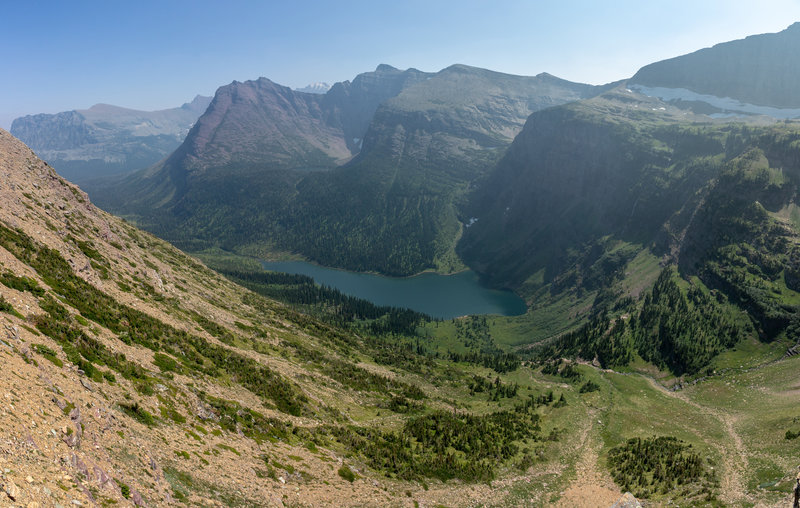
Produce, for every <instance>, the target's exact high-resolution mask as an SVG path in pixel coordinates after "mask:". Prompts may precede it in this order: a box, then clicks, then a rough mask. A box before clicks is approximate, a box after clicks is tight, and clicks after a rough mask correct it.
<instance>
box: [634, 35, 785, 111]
mask: <svg viewBox="0 0 800 508" xmlns="http://www.w3.org/2000/svg"><path fill="white" fill-rule="evenodd" d="M798 82H800V23H795V24H793V25H792V26H790V27H789V28H787V29H786V30H784V31H782V32H779V33H775V34H762V35H753V36H750V37H747V38H746V39H741V40H737V41H731V42H726V43H722V44H717V45H716V46H714V47H711V48H706V49H701V50H699V51H696V52H694V53H691V54H688V55H684V56H679V57H676V58H671V59H669V60H663V61H661V62H656V63H653V64H650V65H647V66H645V67H643V68H642V69H640V70H639V72H637V73H636V75H635V76H633V78H632V79H631V80H630V84H631V85H641V86H645V87H651V88H660V89H672V90H676V89H684V90H689V91H692V92H695V93H697V94H706V95H710V96H714V97H718V98H724V97H730V98H733V99H735V100H736V101H741V102H745V103H749V104H753V105H758V106H769V107H773V108H792V109H797V108H800V94H798V93H797V83H798ZM662 93H663V92H662Z"/></svg>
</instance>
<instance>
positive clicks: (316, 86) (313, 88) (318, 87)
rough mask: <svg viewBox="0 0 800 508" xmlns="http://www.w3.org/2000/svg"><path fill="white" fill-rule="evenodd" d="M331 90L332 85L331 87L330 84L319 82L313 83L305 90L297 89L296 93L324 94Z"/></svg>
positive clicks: (305, 87) (304, 88)
mask: <svg viewBox="0 0 800 508" xmlns="http://www.w3.org/2000/svg"><path fill="white" fill-rule="evenodd" d="M330 89H331V85H329V84H328V83H325V82H324V81H317V82H316V83H311V84H310V85H306V86H304V87H303V88H295V89H294V91H295V92H305V93H319V94H324V93H325V92H327V91H328V90H330Z"/></svg>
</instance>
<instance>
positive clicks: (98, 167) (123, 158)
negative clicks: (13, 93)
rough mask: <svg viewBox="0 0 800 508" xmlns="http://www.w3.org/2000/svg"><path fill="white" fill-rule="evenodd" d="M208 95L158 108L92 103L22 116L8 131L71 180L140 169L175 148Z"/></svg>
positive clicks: (205, 104)
mask: <svg viewBox="0 0 800 508" xmlns="http://www.w3.org/2000/svg"><path fill="white" fill-rule="evenodd" d="M210 102H211V97H204V96H200V95H198V96H196V97H195V98H194V99H193V100H192V101H191V102H188V103H185V104H183V105H182V106H180V107H177V108H171V109H163V110H160V111H139V110H135V109H129V108H123V107H120V106H113V105H110V104H95V105H94V106H92V107H90V108H89V109H79V110H73V111H65V112H62V113H56V114H38V115H28V116H24V117H21V118H17V119H15V120H14V122H13V123H12V124H11V133H12V134H13V135H14V136H16V137H18V138H19V139H20V140H22V141H23V142H24V143H26V144H27V145H29V146H30V147H31V148H32V149H33V150H34V151H35V152H36V154H37V155H39V156H40V157H42V158H43V159H45V160H46V161H47V162H49V163H50V164H51V165H53V167H54V168H56V170H57V171H58V172H59V174H61V175H62V176H64V177H66V178H69V179H70V180H73V181H83V180H86V179H90V178H94V177H98V176H105V175H109V174H114V173H125V172H128V171H131V170H134V169H141V168H144V167H147V166H149V165H151V164H154V163H155V162H157V161H159V160H160V159H162V158H163V157H164V156H166V155H167V154H169V153H170V152H172V151H173V150H175V148H177V147H178V146H179V145H180V143H181V141H183V139H184V138H185V137H186V134H187V133H188V132H189V129H190V128H191V127H192V125H194V122H195V121H196V120H197V118H198V117H199V116H200V115H201V114H202V113H203V112H204V111H205V110H206V107H207V106H208V104H209V103H210Z"/></svg>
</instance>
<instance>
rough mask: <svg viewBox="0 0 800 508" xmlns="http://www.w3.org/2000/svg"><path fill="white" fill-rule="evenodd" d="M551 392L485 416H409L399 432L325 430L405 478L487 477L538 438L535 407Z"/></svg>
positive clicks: (442, 413)
mask: <svg viewBox="0 0 800 508" xmlns="http://www.w3.org/2000/svg"><path fill="white" fill-rule="evenodd" d="M553 401H554V397H553V394H552V393H550V394H548V395H540V396H538V397H534V396H530V397H529V398H528V399H527V400H525V401H524V402H522V403H519V404H517V405H516V406H515V407H514V408H513V409H511V410H507V411H499V412H495V413H490V414H486V415H473V414H467V413H455V412H448V411H434V412H432V413H430V414H427V415H423V416H417V417H413V418H409V419H408V420H406V422H405V424H404V425H403V428H402V430H400V431H394V432H393V431H384V430H380V429H375V428H359V427H347V428H345V427H327V428H324V429H321V430H320V431H319V432H326V433H327V434H329V435H330V436H332V437H333V438H334V439H336V440H337V441H338V442H339V443H341V444H343V445H344V446H345V447H346V448H347V449H349V450H350V451H351V452H354V453H358V454H360V455H361V456H363V457H364V459H365V460H366V462H367V463H368V464H369V465H370V466H371V467H373V468H375V469H377V470H379V471H382V472H384V473H385V474H386V476H391V477H397V478H400V479H404V480H420V479H422V478H426V477H430V478H438V479H440V480H442V481H446V480H450V479H454V478H457V479H460V480H463V481H468V482H473V481H490V480H492V479H493V478H494V477H495V474H496V471H497V468H498V467H499V466H501V465H502V464H504V463H505V462H506V461H508V460H510V459H512V458H514V457H515V456H516V455H517V454H518V453H519V452H520V443H522V442H527V441H528V440H534V441H535V440H541V439H543V438H542V437H541V436H540V432H541V425H540V420H541V416H540V415H539V414H538V413H537V412H536V409H537V408H538V407H541V406H546V405H555V404H554V403H553Z"/></svg>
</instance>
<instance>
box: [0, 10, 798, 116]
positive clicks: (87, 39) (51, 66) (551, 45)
mask: <svg viewBox="0 0 800 508" xmlns="http://www.w3.org/2000/svg"><path fill="white" fill-rule="evenodd" d="M798 20H800V0H760V1H758V2H755V1H752V0H748V1H738V0H691V1H688V0H669V1H666V0H637V1H630V0H617V1H612V2H602V1H599V0H575V1H570V0H562V1H548V0H494V1H490V0H459V1H450V0H401V1H394V2H389V1H385V0H370V1H360V0H357V1H356V0H339V1H327V2H323V1H316V0H308V1H302V0H280V1H273V0H263V1H240V0H227V1H224V2H222V1H218V2H212V1H201V0H193V1H188V0H181V1H177V0H175V1H171V0H155V1H151V0H135V1H125V0H100V1H81V0H71V1H65V0H52V1H37V0H18V1H14V0H9V1H6V2H3V5H2V9H1V10H0V44H2V47H3V58H2V61H0V127H3V128H6V129H7V128H9V127H10V125H11V120H12V119H13V118H15V117H17V116H22V115H26V114H33V113H55V112H58V111H66V110H70V109H82V108H87V107H89V106H91V105H92V104H95V103H99V102H104V103H109V104H115V105H119V106H126V107H131V108H136V109H147V110H152V109H162V108H168V107H174V106H178V105H180V104H181V103H183V102H186V101H188V100H190V99H191V98H192V97H193V96H194V95H196V94H203V95H212V94H213V93H214V91H215V90H216V88H217V87H219V86H220V85H224V84H227V83H230V82H231V81H233V80H239V81H244V80H248V79H255V78H258V77H259V76H266V77H268V78H270V79H272V80H273V81H276V82H278V83H281V84H284V85H287V86H291V87H301V86H305V85H306V84H308V83H311V82H314V81H327V82H329V83H333V82H336V81H343V80H346V79H352V78H353V77H354V76H355V75H356V74H358V73H360V72H364V71H368V70H372V69H374V68H375V67H376V66H377V65H378V64H380V63H388V64H390V65H394V66H395V67H399V68H407V67H416V68H418V69H421V70H425V71H437V70H440V69H442V68H444V67H447V66H448V65H451V64H453V63H464V64H469V65H474V66H478V67H485V68H489V69H492V70H497V71H502V72H508V73H512V74H524V75H535V74H538V73H540V72H543V71H544V72H549V73H551V74H555V75H557V76H559V77H562V78H566V79H570V80H573V81H581V82H587V83H595V84H597V83H605V82H609V81H614V80H617V79H622V78H626V77H630V76H631V75H633V74H634V73H635V72H636V70H637V69H638V68H639V67H641V66H643V65H646V64H648V63H650V62H653V61H657V60H661V59H664V58H669V57H672V56H677V55H680V54H684V53H688V52H691V51H694V50H696V49H700V48H702V47H707V46H711V45H713V44H715V43H718V42H724V41H727V40H732V39H738V38H742V37H745V36H747V35H751V34H756V33H765V32H777V31H780V30H782V29H784V28H786V27H787V26H788V25H790V24H791V23H793V22H794V21H798Z"/></svg>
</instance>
